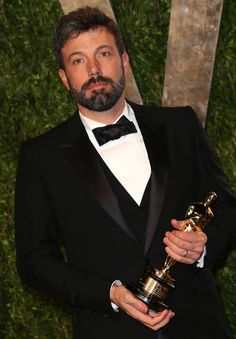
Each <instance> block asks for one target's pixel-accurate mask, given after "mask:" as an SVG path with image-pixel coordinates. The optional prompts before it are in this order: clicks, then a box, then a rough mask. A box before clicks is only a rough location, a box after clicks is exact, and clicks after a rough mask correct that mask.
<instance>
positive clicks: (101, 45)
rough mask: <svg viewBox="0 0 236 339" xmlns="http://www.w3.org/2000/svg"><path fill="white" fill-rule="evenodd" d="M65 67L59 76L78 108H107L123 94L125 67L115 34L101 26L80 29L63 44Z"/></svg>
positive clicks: (123, 56)
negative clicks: (85, 30)
mask: <svg viewBox="0 0 236 339" xmlns="http://www.w3.org/2000/svg"><path fill="white" fill-rule="evenodd" d="M62 56H63V60H64V65H65V71H64V70H62V69H60V70H59V74H60V77H61V79H62V81H63V83H64V85H65V86H66V88H67V89H68V90H69V91H70V93H71V95H72V97H73V98H74V99H75V101H76V102H77V104H78V106H79V108H80V107H81V106H82V107H85V108H87V109H89V110H91V111H98V112H102V111H107V110H109V109H110V108H112V107H113V106H114V105H115V104H116V103H117V102H118V101H119V99H120V98H121V97H122V94H123V90H124V86H125V74H126V72H127V69H128V56H127V54H126V53H124V54H123V55H122V57H120V55H119V52H118V50H117V47H116V44H115V40H114V37H113V35H112V34H111V33H109V32H108V31H107V30H106V29H105V28H104V27H98V28H97V29H95V30H90V31H88V32H85V33H81V34H80V35H79V36H78V37H75V38H72V39H70V40H68V41H67V42H66V44H65V46H64V47H63V48H62Z"/></svg>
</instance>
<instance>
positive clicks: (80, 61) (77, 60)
mask: <svg viewBox="0 0 236 339" xmlns="http://www.w3.org/2000/svg"><path fill="white" fill-rule="evenodd" d="M72 63H73V65H79V64H82V63H84V59H83V58H77V59H74V60H73V61H72Z"/></svg>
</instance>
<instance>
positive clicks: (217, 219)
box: [193, 114, 236, 268]
mask: <svg viewBox="0 0 236 339" xmlns="http://www.w3.org/2000/svg"><path fill="white" fill-rule="evenodd" d="M193 119H194V120H195V121H193V125H194V131H195V132H194V133H195V143H196V147H197V162H196V167H197V171H198V173H200V174H201V178H200V180H199V187H198V188H199V191H200V192H205V194H207V193H208V192H209V191H214V192H215V193H216V194H217V200H216V202H215V203H214V205H213V207H212V210H213V213H214V218H213V220H212V222H211V223H210V225H209V226H207V228H206V230H205V232H206V234H207V236H208V242H207V248H206V249H207V263H208V264H209V266H210V267H211V268H216V267H217V266H218V265H220V264H222V262H223V261H224V259H225V257H226V255H227V254H228V252H229V251H230V250H231V249H232V246H233V245H235V243H236V199H235V197H234V196H233V194H232V192H231V190H230V187H229V183H228V179H227V177H226V175H225V174H224V172H223V170H222V168H221V166H220V161H219V159H218V157H217V155H216V153H215V151H214V149H213V147H212V144H211V142H210V140H209V138H208V137H207V135H206V133H205V132H204V130H203V129H202V127H201V126H200V123H199V120H198V119H197V118H196V115H195V114H194V118H193Z"/></svg>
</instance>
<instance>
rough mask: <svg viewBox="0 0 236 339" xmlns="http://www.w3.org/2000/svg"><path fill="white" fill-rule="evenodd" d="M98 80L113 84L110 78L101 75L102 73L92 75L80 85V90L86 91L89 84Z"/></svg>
mask: <svg viewBox="0 0 236 339" xmlns="http://www.w3.org/2000/svg"><path fill="white" fill-rule="evenodd" d="M98 82H103V83H106V84H111V85H112V84H113V80H112V79H110V78H108V77H103V76H102V75H98V76H97V77H92V78H90V79H89V80H88V81H87V82H85V83H84V84H83V86H82V87H81V91H86V89H88V88H89V86H91V85H92V84H96V83H98Z"/></svg>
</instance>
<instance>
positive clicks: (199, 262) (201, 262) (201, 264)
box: [197, 246, 207, 268]
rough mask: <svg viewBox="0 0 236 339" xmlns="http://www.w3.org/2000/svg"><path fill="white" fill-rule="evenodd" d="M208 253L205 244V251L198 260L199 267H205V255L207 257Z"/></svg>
mask: <svg viewBox="0 0 236 339" xmlns="http://www.w3.org/2000/svg"><path fill="white" fill-rule="evenodd" d="M206 254H207V251H206V246H204V250H203V253H202V255H201V257H200V258H199V259H198V261H197V267H199V268H203V267H204V257H205V255H206Z"/></svg>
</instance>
